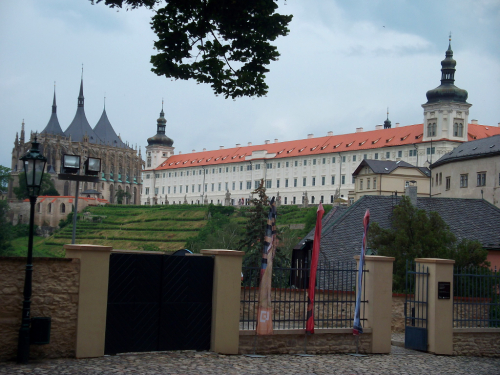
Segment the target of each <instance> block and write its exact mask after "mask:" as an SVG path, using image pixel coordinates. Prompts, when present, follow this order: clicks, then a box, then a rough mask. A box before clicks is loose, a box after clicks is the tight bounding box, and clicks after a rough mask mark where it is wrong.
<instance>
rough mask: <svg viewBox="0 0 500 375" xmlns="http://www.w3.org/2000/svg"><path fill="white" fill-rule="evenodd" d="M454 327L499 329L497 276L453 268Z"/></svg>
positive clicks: (499, 285) (483, 269) (485, 270)
mask: <svg viewBox="0 0 500 375" xmlns="http://www.w3.org/2000/svg"><path fill="white" fill-rule="evenodd" d="M453 279H454V283H453V327H455V328H500V273H499V272H498V271H497V270H496V269H495V270H491V269H489V268H486V267H466V268H455V269H454V272H453Z"/></svg>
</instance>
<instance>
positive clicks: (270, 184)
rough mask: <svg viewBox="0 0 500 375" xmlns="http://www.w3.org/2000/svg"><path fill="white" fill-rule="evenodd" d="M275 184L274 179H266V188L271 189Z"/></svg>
mask: <svg viewBox="0 0 500 375" xmlns="http://www.w3.org/2000/svg"><path fill="white" fill-rule="evenodd" d="M272 186H273V181H272V180H266V189H271V187H272Z"/></svg>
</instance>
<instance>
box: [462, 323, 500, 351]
mask: <svg viewBox="0 0 500 375" xmlns="http://www.w3.org/2000/svg"><path fill="white" fill-rule="evenodd" d="M453 355H466V356H483V357H500V329H495V328H482V329H477V328H463V329H461V328H455V329H454V330H453Z"/></svg>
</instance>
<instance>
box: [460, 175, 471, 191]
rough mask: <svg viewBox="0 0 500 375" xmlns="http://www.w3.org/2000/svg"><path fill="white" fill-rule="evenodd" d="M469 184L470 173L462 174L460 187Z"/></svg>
mask: <svg viewBox="0 0 500 375" xmlns="http://www.w3.org/2000/svg"><path fill="white" fill-rule="evenodd" d="M468 185H469V175H468V174H461V175H460V187H461V188H466V187H467V186H468Z"/></svg>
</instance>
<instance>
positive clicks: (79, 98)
mask: <svg viewBox="0 0 500 375" xmlns="http://www.w3.org/2000/svg"><path fill="white" fill-rule="evenodd" d="M84 101H85V98H84V97H83V68H82V81H81V82H80V95H78V107H83V103H84Z"/></svg>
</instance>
